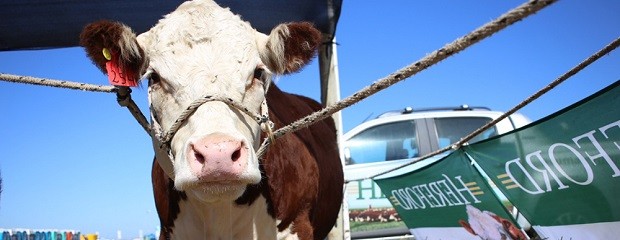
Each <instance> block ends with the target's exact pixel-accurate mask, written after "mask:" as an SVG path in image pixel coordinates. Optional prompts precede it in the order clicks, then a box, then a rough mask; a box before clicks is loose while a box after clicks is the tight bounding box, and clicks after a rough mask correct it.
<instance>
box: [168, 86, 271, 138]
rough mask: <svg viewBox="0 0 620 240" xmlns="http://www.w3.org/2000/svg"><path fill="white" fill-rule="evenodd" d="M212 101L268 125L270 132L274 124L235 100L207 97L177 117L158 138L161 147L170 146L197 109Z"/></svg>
mask: <svg viewBox="0 0 620 240" xmlns="http://www.w3.org/2000/svg"><path fill="white" fill-rule="evenodd" d="M210 101H220V102H224V103H225V104H228V105H229V106H233V107H235V108H236V109H238V110H240V111H242V112H244V113H246V114H247V115H249V116H251V117H252V118H254V120H255V121H256V122H258V124H259V125H261V127H263V124H266V126H265V128H266V129H269V131H268V132H270V129H271V124H272V123H270V121H269V115H260V114H257V113H254V112H252V111H250V110H249V109H248V108H246V107H244V106H243V105H241V104H240V103H238V102H236V101H235V100H233V99H231V98H226V97H221V96H215V95H207V96H204V97H202V98H199V99H197V100H196V101H194V102H192V103H191V104H190V105H189V106H187V108H186V109H185V110H183V112H181V114H179V117H177V119H176V120H175V121H174V123H173V124H172V126H170V129H168V131H166V132H165V133H163V135H162V136H158V137H160V138H159V141H160V142H161V144H162V146H160V147H163V146H164V145H169V142H170V140H171V139H172V137H173V136H174V134H175V133H176V132H177V131H178V130H179V128H181V125H183V123H184V122H185V121H186V120H187V119H188V118H189V117H190V116H191V115H192V114H194V112H195V111H196V109H198V108H199V107H200V106H202V104H204V103H206V102H210ZM263 107H267V104H265V103H264V102H263V103H262V104H261V109H262V108H263ZM265 113H267V112H266V111H265ZM156 135H159V134H156Z"/></svg>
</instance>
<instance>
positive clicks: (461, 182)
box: [375, 150, 522, 239]
mask: <svg viewBox="0 0 620 240" xmlns="http://www.w3.org/2000/svg"><path fill="white" fill-rule="evenodd" d="M375 181H376V182H377V184H378V185H379V186H380V187H381V190H382V192H383V193H384V194H385V195H386V196H387V197H388V199H389V200H390V202H391V203H392V205H393V206H394V207H395V208H396V210H397V211H398V213H399V215H400V216H401V218H402V219H403V221H405V224H406V225H407V227H408V228H409V229H410V231H411V233H412V234H413V235H415V237H416V239H480V238H483V239H512V238H510V236H511V232H510V231H511V230H512V231H513V233H512V234H513V235H514V234H517V235H519V234H521V235H522V233H521V232H520V231H519V230H518V229H517V228H516V227H514V225H513V224H512V220H510V219H511V218H510V217H509V215H508V214H507V212H506V210H505V208H504V207H503V206H502V204H501V202H500V201H499V200H498V199H497V198H496V197H495V196H494V194H493V191H492V190H491V188H490V187H489V186H488V185H487V181H485V180H484V178H483V177H482V176H481V175H480V174H479V173H478V172H477V171H476V169H475V168H474V166H472V165H471V163H470V161H469V160H468V159H467V157H466V156H465V155H464V153H463V152H462V151H460V150H459V151H456V152H453V153H452V154H450V155H448V156H447V157H445V158H444V159H441V160H439V161H437V162H435V163H433V164H431V165H429V166H426V167H424V168H421V169H419V170H415V171H413V172H409V173H407V174H403V175H400V176H394V177H388V178H384V179H375ZM505 226H506V227H505Z"/></svg>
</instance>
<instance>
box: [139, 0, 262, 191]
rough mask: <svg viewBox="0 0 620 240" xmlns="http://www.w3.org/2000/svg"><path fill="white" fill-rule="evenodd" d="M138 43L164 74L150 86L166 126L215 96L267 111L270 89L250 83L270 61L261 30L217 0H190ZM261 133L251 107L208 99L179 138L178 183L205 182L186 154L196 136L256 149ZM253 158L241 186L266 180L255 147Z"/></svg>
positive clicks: (175, 151) (181, 186) (184, 186)
mask: <svg viewBox="0 0 620 240" xmlns="http://www.w3.org/2000/svg"><path fill="white" fill-rule="evenodd" d="M198 5H200V7H196V6H198ZM138 41H139V42H140V44H141V46H142V48H143V49H145V51H146V52H147V55H148V56H149V60H150V61H149V71H153V72H156V73H158V74H159V75H160V76H161V79H162V82H161V83H160V84H158V85H156V86H149V102H150V104H151V105H152V111H154V112H155V113H156V114H155V115H156V116H158V117H159V119H158V120H159V124H161V127H162V128H163V129H169V128H170V126H171V125H172V122H173V121H174V120H176V118H177V117H178V116H179V114H180V113H181V111H182V110H184V108H185V107H186V106H188V105H189V104H190V103H191V102H193V101H194V100H196V99H198V98H201V97H203V96H205V95H209V94H211V95H216V94H217V95H221V96H226V97H229V98H232V99H234V100H235V101H237V102H241V103H242V104H243V105H244V106H246V107H247V108H249V109H252V110H253V111H255V112H258V110H259V109H260V103H261V102H262V101H263V100H264V94H265V92H264V89H263V88H262V87H252V86H251V84H252V81H253V73H254V69H255V68H256V67H257V66H260V65H263V64H262V62H261V59H260V55H259V52H258V51H259V47H258V46H257V41H256V31H255V30H254V29H253V28H252V27H251V26H250V25H249V24H248V23H246V22H243V21H241V20H240V19H239V17H238V16H235V15H233V14H232V13H230V12H229V11H227V10H225V9H222V8H220V7H219V6H217V5H216V4H215V3H213V2H211V1H193V2H186V3H184V4H182V5H181V6H180V7H179V10H178V11H175V12H173V13H171V14H169V15H167V16H166V17H165V18H164V19H162V20H160V22H159V23H158V25H156V26H155V27H153V28H152V29H151V30H150V31H149V32H147V33H144V34H141V35H140V36H138ZM248 86H250V87H249V88H248ZM246 90H247V91H246ZM259 131H260V129H259V126H258V124H257V123H256V122H255V121H254V120H253V119H251V118H250V117H249V116H246V115H245V114H244V113H241V112H239V111H237V110H236V109H232V108H231V107H229V106H228V105H226V104H224V103H222V102H208V103H205V104H204V105H202V106H201V107H200V108H198V110H197V111H196V112H195V113H194V114H193V115H192V116H191V117H190V118H189V119H188V121H187V123H186V124H185V125H184V126H183V127H181V129H180V130H179V131H178V132H177V133H176V134H175V135H174V138H173V139H172V142H171V149H172V155H173V156H174V159H173V167H174V176H173V178H174V180H175V187H176V188H177V189H178V190H182V191H183V190H189V189H190V188H191V186H194V185H195V183H196V182H197V181H198V178H197V177H196V176H195V175H194V174H193V173H192V172H191V171H190V169H189V165H188V163H187V161H186V160H185V157H186V156H185V155H186V152H187V148H188V144H189V143H190V141H192V140H195V139H198V138H201V137H205V136H207V135H209V134H212V133H224V134H227V135H229V136H231V137H234V138H236V139H238V140H241V141H243V142H244V144H246V145H247V146H252V147H254V148H255V149H256V148H257V147H258V146H259V144H260V143H259V142H258V137H259V134H260V132H259ZM248 158H249V159H248V165H247V169H246V170H245V171H244V173H243V176H242V177H241V180H242V182H241V185H242V186H245V185H247V184H249V183H258V182H259V180H260V172H259V170H258V160H257V158H256V155H255V153H254V151H250V154H248ZM201 190H204V189H201V188H199V190H198V193H196V194H202V193H204V191H201ZM233 192H235V194H233V195H235V196H228V197H226V196H224V200H230V199H234V198H236V197H238V196H239V195H240V194H241V193H240V192H239V191H233ZM207 198H209V197H208V196H203V199H207ZM209 200H210V201H216V200H218V199H217V198H209Z"/></svg>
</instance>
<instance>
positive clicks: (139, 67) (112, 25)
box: [80, 20, 147, 79]
mask: <svg viewBox="0 0 620 240" xmlns="http://www.w3.org/2000/svg"><path fill="white" fill-rule="evenodd" d="M80 45H82V46H83V47H84V48H85V50H86V53H87V55H88V57H89V58H90V59H91V60H92V61H93V63H94V64H95V65H96V66H97V67H99V69H101V71H102V72H103V73H104V74H107V71H106V62H108V61H109V60H111V58H115V60H117V61H118V63H119V65H120V66H119V67H121V68H123V69H127V70H129V72H132V73H134V74H135V75H136V76H135V77H137V78H139V77H140V75H141V74H142V73H143V72H144V70H145V65H146V62H147V59H146V55H145V52H144V50H143V49H142V48H140V45H139V44H138V42H137V40H136V34H135V33H134V32H133V31H132V30H131V28H129V27H128V26H126V25H124V24H122V23H119V22H113V21H108V20H101V21H98V22H94V23H91V24H88V25H87V26H86V27H84V29H83V30H82V33H81V34H80ZM104 49H106V50H104ZM104 51H105V52H106V53H104ZM137 78H136V79H137Z"/></svg>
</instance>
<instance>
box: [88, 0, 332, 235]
mask: <svg viewBox="0 0 620 240" xmlns="http://www.w3.org/2000/svg"><path fill="white" fill-rule="evenodd" d="M80 38H81V41H80V42H81V44H82V45H83V46H84V47H85V49H86V52H87V54H88V56H89V57H90V58H91V60H92V61H93V63H94V64H95V65H97V66H98V67H99V68H100V69H101V70H102V72H104V73H106V74H111V73H110V69H113V70H117V71H112V72H114V73H118V72H122V73H123V74H119V76H121V75H122V78H123V79H120V80H119V79H117V78H114V80H119V81H118V82H119V83H123V82H124V80H125V79H124V78H127V79H128V80H134V79H139V78H140V77H141V76H144V78H148V79H149V80H148V98H149V109H150V113H151V116H150V117H151V125H150V127H149V128H148V129H149V130H150V131H151V133H150V134H151V136H152V138H153V146H154V149H155V160H154V161H153V165H152V182H153V192H154V195H155V205H156V208H157V212H158V215H159V219H160V223H161V235H160V239H306V240H308V239H323V238H325V237H326V236H327V234H328V233H329V231H330V230H331V229H332V228H333V226H334V224H335V223H336V218H337V216H338V211H339V210H340V205H341V202H342V196H343V191H342V188H343V184H344V178H343V172H342V165H341V163H340V160H339V154H338V145H337V141H336V137H337V136H336V129H335V124H334V121H333V119H332V118H326V119H325V120H323V121H320V122H317V123H315V124H314V125H312V126H310V127H308V128H304V129H301V130H299V131H297V132H295V133H292V134H288V135H285V136H283V137H282V138H279V139H276V140H274V141H275V142H272V144H271V145H270V147H269V148H268V150H267V152H266V154H265V155H264V156H260V154H258V153H257V152H258V149H259V146H261V142H263V139H272V140H273V139H274V138H270V137H273V131H272V130H273V128H274V127H277V128H281V127H283V126H285V125H288V124H290V123H291V122H293V121H295V120H297V119H299V118H301V117H303V116H306V115H309V114H310V113H312V112H314V111H317V110H319V109H321V108H322V106H321V105H320V104H319V103H318V102H316V101H314V100H311V99H309V98H306V97H302V96H298V95H293V94H288V93H285V92H283V91H281V90H280V89H279V88H278V87H277V86H276V85H275V84H272V82H271V80H272V76H273V75H278V74H280V75H284V74H290V73H294V72H297V71H299V70H300V69H301V68H302V67H304V66H305V65H306V64H308V63H309V62H310V61H311V59H312V58H313V57H314V56H315V55H316V50H317V48H318V46H319V45H320V43H321V39H322V38H321V33H320V32H319V31H318V30H317V29H315V28H314V26H312V24H310V23H307V22H291V23H282V24H280V25H278V26H276V27H275V28H274V29H273V30H272V31H271V33H270V34H269V35H266V34H263V33H261V32H258V31H256V30H255V29H254V28H253V27H252V26H250V24H249V23H248V22H245V21H243V20H242V19H241V17H240V16H238V15H235V14H233V13H232V12H231V11H230V10H229V9H228V8H222V7H220V6H219V5H217V3H215V2H213V1H210V0H195V1H187V2H184V3H182V4H181V5H180V6H179V7H178V8H177V10H175V11H173V12H172V13H170V14H168V15H166V16H165V17H164V18H163V19H161V20H160V21H159V22H158V23H157V24H156V25H155V26H154V27H153V28H151V29H150V30H149V31H147V32H144V33H141V34H140V35H136V34H135V33H134V32H133V30H131V29H130V28H129V27H128V26H126V25H124V24H122V23H120V22H112V21H107V20H101V21H98V22H95V23H91V24H89V25H87V26H86V27H85V28H84V30H83V32H82V34H81V36H80ZM110 61H114V63H113V65H114V66H113V67H112V68H110V67H107V68H106V65H110Z"/></svg>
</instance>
